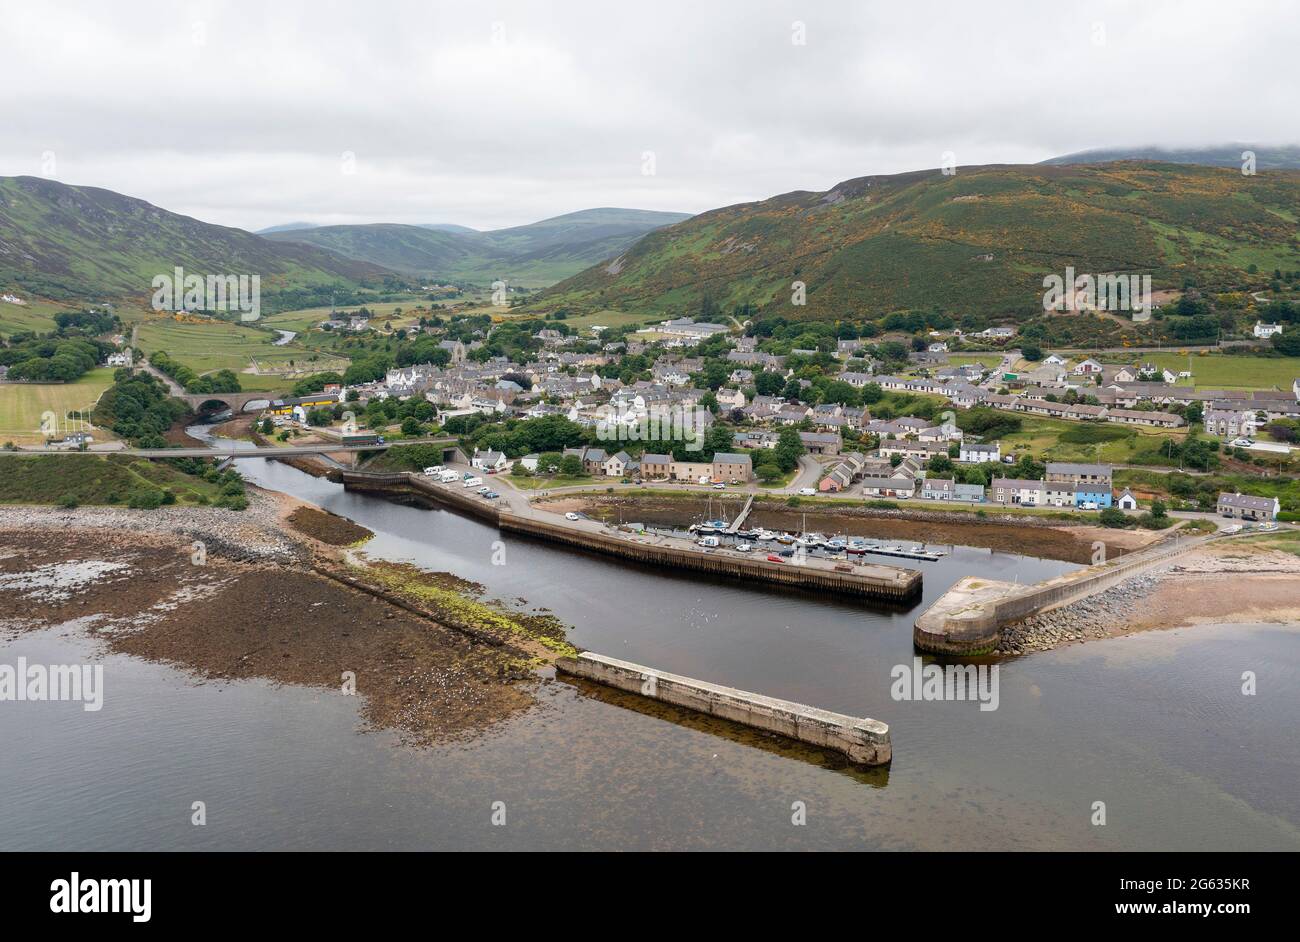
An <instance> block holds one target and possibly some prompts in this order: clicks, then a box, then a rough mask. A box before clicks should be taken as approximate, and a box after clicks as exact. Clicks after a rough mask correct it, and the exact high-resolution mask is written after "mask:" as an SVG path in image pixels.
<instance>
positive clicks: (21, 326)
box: [0, 299, 72, 337]
mask: <svg viewBox="0 0 1300 942" xmlns="http://www.w3.org/2000/svg"><path fill="white" fill-rule="evenodd" d="M67 310H72V308H68V307H66V306H64V305H62V304H58V303H56V302H54V301H42V300H39V299H32V300H29V301H28V303H26V304H10V303H8V302H6V301H0V336H5V337H7V336H9V335H10V334H16V333H18V332H20V331H24V330H34V331H37V332H40V333H44V332H45V331H49V330H53V329H54V315H55V314H58V313H60V312H62V311H67Z"/></svg>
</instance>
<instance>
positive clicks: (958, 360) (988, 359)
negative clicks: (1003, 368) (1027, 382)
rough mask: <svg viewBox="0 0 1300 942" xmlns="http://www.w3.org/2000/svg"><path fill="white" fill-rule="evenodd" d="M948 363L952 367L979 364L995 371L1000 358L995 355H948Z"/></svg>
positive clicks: (1000, 360)
mask: <svg viewBox="0 0 1300 942" xmlns="http://www.w3.org/2000/svg"><path fill="white" fill-rule="evenodd" d="M948 362H949V363H950V364H952V365H953V366H965V365H967V364H968V363H979V364H981V365H983V366H984V367H985V368H986V369H989V370H993V369H997V366H998V364H999V363H1001V362H1002V357H1001V356H999V355H998V354H996V353H950V354H949V355H948Z"/></svg>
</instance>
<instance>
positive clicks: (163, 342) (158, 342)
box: [138, 319, 347, 390]
mask: <svg viewBox="0 0 1300 942" xmlns="http://www.w3.org/2000/svg"><path fill="white" fill-rule="evenodd" d="M268 322H269V319H268ZM284 329H285V330H290V329H292V328H289V327H285V328H284ZM275 337H276V335H275V334H272V333H268V332H267V331H265V330H257V329H254V328H252V327H245V326H243V325H241V324H233V323H227V322H225V321H211V322H206V323H183V322H178V321H173V320H165V319H159V320H153V321H150V322H148V323H145V324H141V325H140V331H139V335H138V339H139V343H140V346H141V347H142V348H143V349H144V350H145V351H146V352H149V353H152V352H154V351H156V350H163V351H165V352H166V353H168V354H169V355H170V356H172V357H174V358H176V359H177V360H179V361H180V362H182V363H184V364H185V365H186V366H188V367H190V368H191V369H193V370H194V371H195V372H197V373H209V372H211V371H213V370H223V369H225V370H233V371H235V372H236V373H238V374H239V382H240V385H241V386H242V387H243V388H244V389H249V390H274V389H281V388H283V387H285V386H291V385H293V382H294V379H293V375H286V376H281V375H260V376H259V375H255V374H252V373H246V372H244V371H245V370H247V369H249V368H250V366H251V364H252V361H253V359H254V358H256V359H257V361H258V363H259V364H260V365H261V367H262V368H263V369H268V368H271V369H274V368H280V367H290V366H292V368H293V372H294V373H297V374H299V375H305V374H307V373H317V372H320V371H322V370H328V369H340V368H346V367H347V361H346V360H342V359H339V358H337V357H333V356H330V355H328V354H322V353H319V352H316V351H312V350H308V349H306V348H305V347H302V346H300V345H299V344H298V343H297V342H296V341H295V342H293V343H289V344H287V345H285V346H276V345H275V343H274V341H275Z"/></svg>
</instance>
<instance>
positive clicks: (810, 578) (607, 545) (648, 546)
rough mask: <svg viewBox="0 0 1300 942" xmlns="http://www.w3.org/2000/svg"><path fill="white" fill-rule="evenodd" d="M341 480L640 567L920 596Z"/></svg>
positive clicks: (446, 491) (450, 497) (867, 577)
mask: <svg viewBox="0 0 1300 942" xmlns="http://www.w3.org/2000/svg"><path fill="white" fill-rule="evenodd" d="M342 479H343V483H344V486H345V487H347V488H348V489H349V490H359V491H369V492H374V493H381V494H385V493H386V494H394V495H398V494H410V493H416V494H420V495H427V496H428V497H429V498H430V499H432V500H437V501H439V502H441V503H443V504H446V505H447V506H450V507H453V508H455V509H457V510H460V511H462V512H464V513H467V514H470V515H472V516H475V517H478V518H479V519H482V520H486V521H487V522H489V523H493V524H495V525H496V526H497V527H499V528H500V529H501V530H502V531H505V532H509V533H519V534H523V535H526V536H530V537H534V538H537V539H542V540H549V541H551V542H555V543H562V544H565V545H568V546H574V547H577V548H579V549H584V550H589V551H591V552H596V553H601V554H604V555H608V556H617V557H619V558H622V559H627V560H632V561H633V562H638V563H644V564H649V565H654V566H662V567H674V568H677V569H686V570H691V571H693V572H702V573H708V574H710V575H716V576H724V577H728V578H736V579H748V580H752V581H757V582H764V583H767V584H769V585H777V586H788V587H790V588H796V589H806V590H815V591H823V592H834V593H837V594H840V595H850V596H857V597H859V598H870V599H880V600H884V601H890V602H898V603H903V602H906V601H908V600H909V599H912V598H913V597H915V596H916V595H918V594H919V593H920V591H921V573H920V572H919V571H917V570H915V569H904V568H901V567H897V566H884V565H872V566H859V567H854V569H855V571H852V572H838V571H836V570H834V569H831V568H822V567H817V566H795V565H793V564H790V563H784V562H782V563H774V562H771V561H769V560H768V559H766V558H765V556H760V555H756V556H754V557H749V558H745V557H738V556H733V555H731V554H726V555H724V554H721V553H706V552H704V551H703V550H701V549H698V548H696V547H694V546H670V545H662V544H653V543H648V542H642V541H640V540H637V539H632V538H630V537H629V536H627V535H621V534H613V533H608V532H603V531H594V530H590V529H587V528H586V527H577V526H571V525H569V523H568V522H567V521H564V520H558V519H557V520H554V521H552V520H545V519H540V517H541V514H540V513H538V515H537V516H533V515H525V514H517V513H514V512H513V511H511V510H508V509H506V508H505V507H502V506H500V505H496V504H488V503H487V502H486V501H483V500H482V499H480V498H478V497H476V496H470V495H469V494H463V493H460V491H458V490H457V489H456V488H448V487H440V486H438V485H435V484H432V483H430V482H429V481H427V480H426V479H425V478H424V477H423V476H422V475H417V474H411V473H409V472H401V473H390V474H376V473H370V472H354V471H344V472H343V473H342ZM547 516H550V515H547Z"/></svg>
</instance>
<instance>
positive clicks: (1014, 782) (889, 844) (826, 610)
mask: <svg viewBox="0 0 1300 942" xmlns="http://www.w3.org/2000/svg"><path fill="white" fill-rule="evenodd" d="M207 431H208V434H210V430H207ZM240 467H241V469H243V470H244V473H245V475H246V477H247V478H248V480H249V481H250V482H251V483H253V484H255V485H258V486H261V487H263V488H266V489H268V490H272V491H278V492H281V493H285V494H289V495H291V496H293V497H297V498H300V499H302V500H305V501H308V502H311V503H314V504H317V505H319V506H320V507H322V508H323V509H324V510H326V511H329V512H332V513H335V514H338V515H340V516H342V517H345V518H347V519H349V520H351V521H353V522H354V523H355V524H356V525H357V526H361V527H365V528H366V529H367V530H370V531H372V532H373V533H374V534H375V535H374V537H373V538H372V539H371V540H369V541H368V542H367V543H366V545H365V551H366V553H367V555H369V556H371V557H372V558H375V559H382V560H388V561H392V562H394V563H404V562H405V563H411V564H414V565H417V566H419V567H420V568H421V569H423V570H425V571H432V572H445V573H453V574H454V575H455V576H456V577H458V578H460V579H466V580H470V581H472V582H474V583H476V584H478V585H481V586H482V587H483V591H484V592H486V593H487V594H489V595H491V596H492V597H496V598H502V599H513V600H515V601H516V602H517V603H518V604H519V605H521V606H522V605H524V604H525V603H524V602H522V601H520V600H521V599H527V600H528V603H527V604H529V605H530V606H532V607H533V608H534V609H536V610H538V611H542V610H545V611H546V612H547V613H548V614H551V615H553V616H554V617H556V618H558V619H560V620H561V621H563V622H565V623H566V624H571V625H573V626H574V628H573V631H572V632H571V634H570V637H571V640H573V641H574V642H575V643H577V644H579V645H580V646H583V647H587V648H590V649H592V650H595V651H599V652H601V653H604V654H608V655H611V656H615V657H621V658H625V659H627V660H631V661H634V662H637V663H643V664H648V665H652V666H654V667H657V668H661V669H663V670H669V671H673V672H676V673H681V674H685V675H687V676H693V677H699V678H702V679H706V680H709V681H712V682H716V683H723V684H727V685H730V686H736V687H740V688H741V689H746V690H754V691H757V692H761V693H764V694H768V695H771V696H777V697H783V698H786V699H790V700H795V701H797V702H802V703H808V704H812V705H815V706H819V707H823V708H826V709H830V710H836V711H838V712H844V713H848V714H850V715H855V716H870V717H873V718H876V719H880V720H883V721H885V722H887V723H889V724H890V726H891V735H892V737H893V741H894V760H893V763H892V765H891V766H890V767H889V769H888V773H887V775H876V776H874V777H866V778H863V777H859V776H855V775H853V774H847V773H846V771H845V770H843V769H837V768H832V767H828V766H827V765H826V764H824V763H821V762H818V761H810V760H809V759H808V758H806V757H803V756H795V755H788V754H784V753H783V752H782V751H781V750H779V749H765V748H763V747H762V744H760V743H754V742H748V741H745V737H743V736H737V737H731V736H728V735H725V734H720V733H719V731H718V730H715V729H711V728H708V724H703V725H697V724H696V723H695V722H694V721H693V720H692V718H690V717H678V718H673V717H669V716H658V715H651V714H650V713H649V712H647V711H643V710H638V709H636V708H635V707H631V708H630V707H629V706H628V705H625V704H624V703H618V702H611V699H612V698H606V696H605V695H604V694H603V693H600V692H592V691H586V690H582V689H580V688H579V687H578V686H576V685H571V684H569V683H563V682H558V681H551V680H548V679H545V678H543V679H542V680H540V681H538V688H537V690H536V691H535V693H534V696H535V697H536V698H537V701H538V706H536V707H533V708H531V709H527V710H522V711H519V712H517V713H515V714H513V715H511V716H510V717H509V718H507V719H505V720H503V721H502V722H500V723H498V724H495V725H494V726H493V727H492V728H491V729H490V730H489V731H488V732H486V733H483V734H480V735H476V736H474V737H473V738H472V739H468V740H466V741H463V742H455V743H441V744H436V745H432V746H429V747H425V748H421V749H410V748H401V747H400V743H399V742H398V737H397V735H396V734H394V733H392V732H388V731H384V730H378V731H374V732H366V733H365V734H359V733H360V732H361V731H362V730H363V729H365V728H366V727H365V725H364V723H363V722H362V721H363V719H364V718H362V717H360V716H359V714H358V711H357V708H358V703H357V700H356V699H354V698H347V697H341V696H336V695H335V694H334V693H333V692H331V691H327V690H326V689H325V688H323V687H321V688H318V687H300V686H297V685H295V684H287V685H284V686H273V685H271V684H269V683H267V682H264V681H262V680H260V679H257V678H232V679H229V680H221V681H215V680H214V681H208V682H204V683H201V684H199V685H198V686H194V685H192V684H191V683H190V682H189V681H188V679H186V678H184V677H181V676H179V675H178V674H177V673H176V672H175V671H174V670H172V669H171V668H168V667H166V666H164V665H160V664H156V663H153V662H151V661H148V660H145V659H142V658H137V657H133V656H129V655H121V654H116V653H111V652H110V653H108V654H106V655H102V657H103V661H104V663H105V666H106V671H105V675H106V678H107V686H106V690H107V693H106V697H105V707H104V709H103V710H102V711H101V712H100V713H98V714H85V713H82V712H81V711H80V709H79V707H77V708H75V709H69V710H61V709H55V708H53V705H51V708H50V709H48V710H45V709H40V708H37V707H36V706H34V705H28V707H29V709H27V710H25V711H16V710H11V709H7V708H6V706H7V705H0V742H4V743H5V744H6V749H7V750H8V752H7V756H6V758H7V760H8V759H9V758H12V759H13V761H5V762H4V763H0V796H3V797H4V799H5V801H6V808H7V810H10V811H11V812H12V813H11V814H10V815H7V816H6V820H5V822H4V823H3V824H0V829H2V830H0V840H2V841H3V843H4V845H5V846H6V847H10V848H31V849H50V848H51V843H50V842H51V839H52V838H51V835H57V834H68V833H75V834H76V835H78V837H77V840H78V842H79V843H80V845H81V846H84V847H86V848H89V849H105V850H113V849H117V850H122V849H147V848H163V847H165V848H176V849H250V850H258V849H273V848H303V849H354V850H355V849H411V850H415V849H435V848H446V849H485V850H486V849H504V848H510V849H534V850H543V849H593V848H608V849H615V848H622V849H629V848H637V849H713V850H717V849H735V850H756V849H785V850H810V849H843V850H862V849H891V850H917V849H933V850H941V849H947V850H953V849H969V850H977V849H982V850H997V849H1003V850H1017V849H1057V850H1059V849H1076V850H1116V849H1134V850H1137V849H1166V850H1205V849H1243V850H1244V849H1254V850H1259V849H1290V850H1296V849H1300V795H1297V793H1296V791H1295V789H1294V781H1295V779H1296V777H1297V775H1300V744H1297V742H1296V740H1295V737H1294V735H1293V731H1294V718H1295V716H1297V715H1300V685H1297V684H1295V683H1294V678H1295V677H1296V676H1300V655H1298V654H1297V651H1300V647H1297V645H1296V644H1295V638H1296V635H1295V630H1294V629H1292V630H1289V631H1288V630H1287V629H1285V628H1280V627H1277V626H1273V627H1267V626H1232V627H1223V628H1217V627H1214V626H1203V627H1200V628H1197V629H1196V630H1195V631H1194V632H1191V631H1169V632H1159V633H1150V634H1146V635H1140V636H1131V637H1127V638H1117V639H1113V640H1105V641H1097V642H1095V643H1090V644H1089V645H1085V646H1079V647H1075V648H1068V649H1060V650H1056V651H1051V652H1047V653H1044V654H1039V655H1034V656H1033V657H1030V658H1026V659H1022V660H1015V661H1009V662H1006V663H1004V664H1002V665H1001V673H1000V677H1001V697H1000V706H999V708H998V709H997V710H995V711H992V712H982V711H980V710H979V708H978V707H979V705H978V704H976V703H971V702H966V703H960V702H946V703H945V702H934V703H932V702H921V701H908V700H899V699H895V697H894V696H893V695H892V694H891V691H890V688H891V670H892V669H893V668H895V667H897V666H900V665H908V666H910V665H911V664H912V659H913V656H914V652H913V649H912V643H911V627H912V622H913V621H914V619H915V616H916V614H917V612H918V611H919V610H922V609H923V607H924V606H927V605H928V604H929V602H930V600H931V597H932V594H933V593H942V591H943V590H944V589H945V588H946V586H947V585H949V584H951V581H952V580H954V579H955V578H958V577H959V576H960V575H966V574H970V573H972V572H980V573H983V574H985V575H987V576H988V577H989V578H999V579H1002V580H1004V581H1015V580H1017V579H1018V580H1019V581H1021V582H1025V581H1037V580H1038V579H1042V578H1048V577H1050V576H1052V575H1054V574H1058V573H1060V572H1065V571H1069V570H1070V569H1072V568H1074V567H1075V566H1076V565H1077V564H1074V563H1070V562H1067V561H1063V560H1059V559H1055V560H1054V559H1049V558H1036V557H1034V556H1031V555H1022V554H1018V553H1015V552H1004V551H999V550H996V549H992V548H988V547H979V546H972V545H969V544H958V545H956V546H955V547H954V548H953V552H952V554H951V555H950V556H948V557H945V558H944V559H943V560H941V561H938V562H935V563H923V564H922V563H918V564H916V565H917V567H918V568H921V570H922V571H923V572H924V574H925V580H926V582H925V589H924V593H925V597H923V598H922V599H921V600H919V601H918V603H917V606H916V607H915V608H914V609H912V610H908V611H887V610H882V609H880V608H877V607H875V606H871V605H864V604H862V603H860V602H857V601H852V600H846V599H837V598H830V597H816V596H808V595H794V594H789V593H780V592H767V591H758V590H756V589H755V588H753V587H748V586H745V585H740V584H735V583H726V584H721V583H719V584H713V583H711V582H709V581H707V580H699V579H684V578H680V577H676V576H673V575H671V574H666V573H657V572H652V571H648V570H645V569H640V568H633V567H629V566H627V565H626V564H623V563H620V562H619V561H616V560H611V559H608V558H603V557H593V556H589V555H585V554H573V553H569V552H567V551H565V550H563V549H559V548H556V547H555V546H552V545H550V544H544V543H539V542H537V541H532V540H527V539H522V538H516V537H513V536H511V535H509V534H502V533H501V532H500V531H498V530H497V529H496V528H495V527H492V526H489V525H487V524H485V523H482V522H480V521H477V520H473V519H469V518H466V517H461V516H458V515H457V514H454V513H452V512H449V511H447V510H445V509H439V508H419V507H411V506H402V505H399V504H396V503H391V502H388V501H386V500H382V499H379V498H375V497H370V496H367V495H364V494H359V493H350V492H347V491H345V490H344V489H343V488H342V487H341V486H339V485H337V484H334V483H331V482H329V481H328V480H325V479H320V478H313V477H310V476H307V475H305V474H303V473H301V472H299V471H297V470H295V469H294V468H292V467H289V466H287V465H285V464H283V463H281V462H274V461H266V460H263V459H246V460H242V461H241V464H240ZM688 519H689V518H688ZM809 521H810V522H809V529H818V530H821V531H822V532H829V531H832V530H834V529H836V528H834V527H832V526H830V525H824V524H820V523H819V524H817V525H814V524H813V523H812V522H811V521H812V514H811V513H810V515H809ZM647 522H648V521H647ZM791 528H792V529H793V528H795V527H793V526H792V527H791ZM839 529H843V528H839ZM280 578H281V579H282V582H283V585H282V588H283V595H284V604H285V605H286V606H288V608H286V609H285V610H284V611H283V612H282V613H281V614H280V615H279V617H280V619H281V620H283V621H286V622H287V623H288V624H289V625H294V621H293V618H294V616H293V614H292V611H293V609H292V603H293V598H294V584H293V581H292V578H291V577H289V576H287V575H282V576H281V577H280ZM127 602H129V599H125V598H124V599H123V604H124V605H126V603H127ZM129 607H130V606H129V605H127V608H129ZM317 610H319V609H317ZM251 617H252V616H251V614H249V615H243V616H241V619H240V620H241V622H242V621H244V620H245V619H248V618H251ZM246 628H247V625H246ZM345 630H346V629H345ZM82 639H83V635H82V634H81V633H80V632H61V631H59V630H57V629H50V630H48V631H44V632H29V633H25V634H21V635H18V636H16V637H12V638H9V639H8V640H7V641H5V642H0V663H10V662H12V661H13V660H14V659H15V658H16V657H17V656H19V655H20V654H21V655H23V656H26V657H27V658H28V659H29V660H30V661H36V660H40V661H42V662H46V663H75V662H77V661H79V660H82V659H87V658H95V657H99V656H100V655H97V654H95V653H94V651H93V650H92V649H91V647H93V645H91V646H89V647H88V645H89V643H88V642H84V641H83V640H82ZM1239 665H1246V666H1249V668H1250V669H1251V670H1254V671H1256V672H1258V674H1259V679H1260V685H1261V689H1267V690H1269V691H1270V695H1269V696H1267V697H1263V696H1261V697H1256V698H1248V697H1243V696H1242V695H1241V692H1240V689H1239V687H1240V685H1239V683H1238V682H1237V679H1236V677H1237V675H1238V674H1239V673H1240V670H1238V666H1239ZM1242 669H1245V667H1242ZM1228 675H1231V676H1228ZM1225 677H1227V679H1226V680H1225ZM69 706H74V707H75V705H69ZM87 717H90V719H87ZM1209 728H1213V729H1214V731H1215V732H1214V735H1215V737H1216V738H1218V739H1221V740H1222V741H1224V742H1240V743H1244V744H1247V745H1248V746H1249V748H1247V749H1245V750H1236V749H1207V748H1206V730H1207V729H1209ZM91 770H93V774H92V772H91ZM82 781H86V782H91V781H93V787H94V789H95V794H97V795H100V796H101V797H100V798H99V799H98V800H97V801H94V802H91V801H87V800H86V794H87V793H86V791H85V789H84V788H80V787H70V786H69V784H68V783H70V782H71V783H77V782H82ZM198 798H202V799H204V800H206V801H207V802H208V807H209V809H210V818H209V826H208V827H206V828H194V827H191V826H190V825H189V819H188V812H186V813H185V814H177V815H166V814H159V813H158V809H159V808H169V807H173V806H177V807H180V808H181V809H182V810H184V809H187V808H188V807H189V802H190V801H192V800H195V799H198ZM182 799H183V800H182ZM1100 799H1104V800H1106V801H1107V804H1108V806H1109V807H1110V809H1111V811H1112V815H1113V819H1112V820H1113V823H1112V826H1110V827H1107V828H1096V827H1093V826H1092V825H1091V823H1090V820H1089V814H1088V809H1089V808H1090V806H1091V803H1092V802H1094V801H1096V800H1100ZM494 801H501V802H503V803H504V804H505V806H506V807H508V808H509V815H510V818H509V821H510V824H509V826H508V827H506V828H494V827H492V826H491V825H490V823H489V821H490V807H491V803H492V802H494ZM795 801H799V802H803V803H804V804H805V805H806V806H807V808H808V809H809V816H808V825H807V826H806V827H791V821H790V815H791V804H792V803H793V802H795ZM214 808H215V809H219V810H220V811H221V813H220V814H219V815H218V814H212V812H211V809H214ZM173 819H174V820H173Z"/></svg>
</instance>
